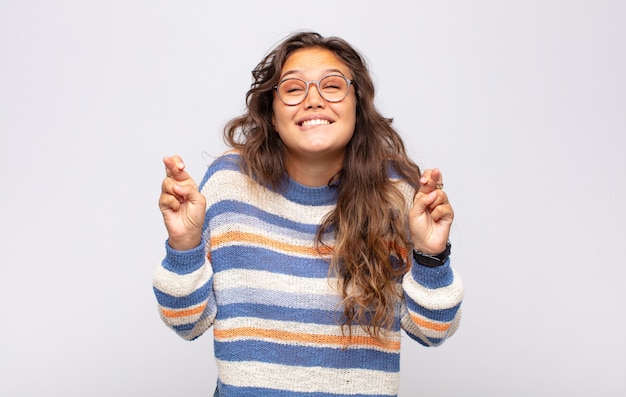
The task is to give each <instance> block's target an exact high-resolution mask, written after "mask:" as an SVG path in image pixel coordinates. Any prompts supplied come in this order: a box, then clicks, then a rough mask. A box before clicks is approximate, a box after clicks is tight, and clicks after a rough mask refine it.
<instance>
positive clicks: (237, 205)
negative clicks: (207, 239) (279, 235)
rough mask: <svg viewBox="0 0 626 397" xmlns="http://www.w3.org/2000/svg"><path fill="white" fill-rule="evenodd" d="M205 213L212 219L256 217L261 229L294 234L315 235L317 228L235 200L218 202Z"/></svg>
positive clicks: (314, 225)
mask: <svg viewBox="0 0 626 397" xmlns="http://www.w3.org/2000/svg"><path fill="white" fill-rule="evenodd" d="M207 211H208V212H209V213H210V214H211V217H212V218H216V217H217V216H219V215H222V214H226V215H228V216H229V217H232V216H235V215H236V214H248V216H251V217H256V218H258V219H260V220H262V222H260V223H259V225H261V227H263V228H267V226H263V225H265V224H270V225H275V226H279V227H282V228H286V229H291V230H293V231H295V232H301V233H307V234H310V235H312V236H314V235H315V232H316V231H317V227H318V226H317V225H316V224H306V223H300V222H294V221H291V220H289V219H286V218H283V217H281V216H278V215H275V214H271V213H269V212H267V211H263V210H261V209H259V208H258V207H255V206H253V205H250V204H248V203H244V202H241V201H237V200H221V201H218V202H217V203H215V204H213V205H211V206H210V207H209V208H208V209H207Z"/></svg>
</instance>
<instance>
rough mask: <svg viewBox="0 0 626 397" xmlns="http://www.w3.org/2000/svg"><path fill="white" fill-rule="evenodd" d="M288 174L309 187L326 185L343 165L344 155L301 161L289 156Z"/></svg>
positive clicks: (287, 160)
mask: <svg viewBox="0 0 626 397" xmlns="http://www.w3.org/2000/svg"><path fill="white" fill-rule="evenodd" d="M285 166H286V168H287V174H289V176H290V177H291V179H293V180H294V181H296V182H298V183H299V184H301V185H304V186H309V187H319V186H326V185H328V182H330V180H331V179H332V177H334V176H335V175H336V174H337V173H338V172H339V171H340V170H341V167H342V166H343V156H342V157H341V158H340V159H335V160H328V159H324V160H318V161H309V160H307V161H301V160H297V159H294V158H293V157H291V156H287V159H286V164H285Z"/></svg>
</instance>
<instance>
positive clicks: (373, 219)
mask: <svg viewBox="0 0 626 397" xmlns="http://www.w3.org/2000/svg"><path fill="white" fill-rule="evenodd" d="M315 47H317V48H323V49H327V50H330V51H332V52H333V53H334V54H336V55H337V56H338V57H339V59H340V60H341V61H342V62H344V63H345V64H346V66H348V68H349V69H350V71H351V72H352V76H353V80H354V87H355V92H356V97H357V109H356V124H355V131H354V134H353V136H352V138H351V140H350V142H349V143H348V145H347V148H346V151H345V158H344V162H343V168H342V169H341V170H340V171H339V173H338V174H337V175H336V176H335V177H333V178H332V180H331V181H329V185H332V186H333V187H335V188H336V189H337V197H338V198H337V205H336V207H335V208H334V209H333V210H332V211H331V212H330V213H329V214H328V215H327V216H326V217H325V219H324V220H323V222H322V224H321V225H320V227H319V229H318V231H317V235H316V246H317V247H318V249H321V248H324V249H325V251H328V250H329V251H330V252H331V253H332V256H331V259H330V273H329V275H332V276H335V277H337V278H338V280H339V283H340V285H339V288H340V291H341V293H342V297H343V316H342V319H341V323H342V324H341V327H342V332H343V333H344V335H345V334H346V330H347V331H348V334H349V335H352V325H354V324H358V325H359V326H361V327H362V328H363V329H364V330H365V331H366V332H367V333H368V334H369V335H371V336H373V337H374V338H376V339H379V340H380V339H381V337H382V334H381V332H385V331H386V330H389V329H391V328H392V327H393V325H394V318H395V316H394V310H395V308H396V307H397V305H396V303H397V302H398V299H399V298H400V296H401V295H400V294H401V292H399V291H398V288H397V283H398V281H399V280H400V279H401V277H402V275H403V274H405V273H406V271H407V270H408V261H407V259H406V253H407V252H408V250H409V247H410V241H409V239H408V225H407V213H406V209H407V207H408V206H407V203H406V200H405V199H404V196H403V195H402V194H401V192H400V191H399V190H398V189H397V188H396V187H395V186H394V183H393V181H392V180H391V179H390V174H391V173H392V171H395V172H396V173H398V174H399V176H400V177H401V178H403V179H405V180H406V181H409V183H413V184H414V185H415V186H416V188H417V187H419V186H418V184H419V176H420V170H419V168H418V166H417V165H416V164H415V163H413V162H412V161H411V160H410V159H409V158H408V156H407V154H406V151H405V147H404V143H403V142H402V139H401V137H400V136H399V135H398V133H397V132H396V131H395V130H394V129H393V128H392V126H391V122H392V119H389V118H385V117H383V116H382V115H381V114H380V113H379V112H378V111H377V110H376V107H375V106H374V84H373V82H372V78H371V76H370V73H369V70H368V67H367V64H366V62H365V60H364V58H363V57H362V56H361V55H360V54H359V53H358V52H357V51H356V50H355V49H354V48H353V47H352V46H351V45H350V44H348V43H347V42H346V41H345V40H343V39H341V38H338V37H327V38H325V37H323V36H321V35H320V34H318V33H315V32H298V33H295V34H293V35H291V36H289V37H287V38H286V39H285V40H284V41H283V42H282V43H280V44H279V45H277V46H276V47H275V48H274V49H273V50H272V51H270V52H269V53H268V54H267V55H266V56H265V57H264V58H263V60H261V62H260V63H259V64H258V65H257V66H256V68H255V69H254V70H253V71H252V76H253V83H252V84H251V87H250V90H249V91H248V92H247V94H246V105H247V112H246V113H244V114H243V115H241V116H239V117H237V118H234V119H232V120H231V121H230V122H229V123H228V124H227V125H226V127H225V129H224V139H225V141H226V143H227V144H229V145H230V146H231V147H233V148H235V149H238V150H239V152H240V153H241V158H242V161H243V164H242V166H243V169H244V170H245V171H246V172H247V173H248V174H249V175H250V176H251V177H252V178H253V179H254V180H256V181H258V182H259V183H260V184H262V185H264V186H267V187H270V188H273V189H276V190H280V189H281V187H282V183H283V182H284V180H285V175H286V171H285V146H284V144H283V142H282V141H281V139H280V137H279V135H278V133H277V132H276V131H275V129H274V126H273V125H272V114H273V99H274V95H275V93H274V89H273V87H274V86H275V85H276V84H278V82H279V79H280V75H281V69H282V66H283V65H284V63H285V61H286V60H287V58H288V57H289V56H290V55H291V54H292V53H293V52H294V51H296V50H299V49H303V48H315ZM325 236H333V237H334V244H333V246H332V247H331V246H330V244H329V242H328V241H324V240H325Z"/></svg>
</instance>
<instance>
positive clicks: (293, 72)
mask: <svg viewBox="0 0 626 397" xmlns="http://www.w3.org/2000/svg"><path fill="white" fill-rule="evenodd" d="M298 73H304V71H303V70H300V69H292V70H288V71H287V72H286V73H285V74H283V75H282V76H281V77H280V78H281V80H282V79H284V78H285V77H287V76H289V75H291V74H298ZM329 73H339V74H340V75H342V76H344V77H348V76H346V75H345V74H343V72H342V71H341V70H339V69H335V68H331V69H326V70H324V73H323V74H322V75H323V76H327V75H328V74H329Z"/></svg>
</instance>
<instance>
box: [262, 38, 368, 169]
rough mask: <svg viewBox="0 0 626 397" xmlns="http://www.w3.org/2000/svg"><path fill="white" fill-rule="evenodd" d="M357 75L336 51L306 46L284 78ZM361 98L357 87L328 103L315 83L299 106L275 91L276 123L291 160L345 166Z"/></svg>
mask: <svg viewBox="0 0 626 397" xmlns="http://www.w3.org/2000/svg"><path fill="white" fill-rule="evenodd" d="M332 74H334V75H337V74H340V75H343V76H345V77H347V78H348V79H350V80H351V79H352V78H353V76H352V74H351V72H350V70H349V68H348V67H347V66H346V65H345V64H344V63H343V62H342V61H341V60H340V59H339V58H338V57H337V56H336V55H335V54H334V53H333V52H332V51H329V50H326V49H323V48H317V47H315V48H304V49H300V50H297V51H295V52H293V53H292V54H291V55H290V56H289V57H288V58H287V59H286V61H285V64H284V65H283V68H282V71H281V75H280V81H282V80H283V79H285V78H289V77H297V78H300V79H302V80H304V81H317V80H319V79H321V78H322V77H325V76H328V75H332ZM356 105H357V99H356V94H355V92H354V87H352V86H350V89H349V91H348V95H347V96H346V98H345V99H343V100H342V101H340V102H328V101H326V100H324V98H322V97H321V96H320V93H319V92H318V90H317V86H316V85H315V84H311V85H310V86H309V91H308V95H307V96H306V98H305V99H304V100H303V101H302V102H301V103H300V104H298V105H294V106H289V105H285V104H284V103H283V102H282V101H281V99H280V98H279V97H278V95H277V94H276V93H275V94H274V103H273V108H274V114H273V117H272V123H273V124H274V128H275V129H276V131H277V132H278V134H279V135H280V138H281V140H282V141H283V143H284V144H285V147H286V151H287V161H288V162H292V163H293V162H298V163H299V164H300V165H303V164H307V163H311V162H319V161H324V162H330V164H335V165H339V166H341V164H342V163H343V156H344V152H345V148H346V145H347V144H348V142H349V141H350V139H351V138H352V134H353V133H354V126H355V123H356Z"/></svg>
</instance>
